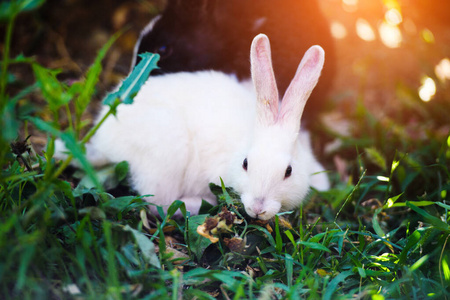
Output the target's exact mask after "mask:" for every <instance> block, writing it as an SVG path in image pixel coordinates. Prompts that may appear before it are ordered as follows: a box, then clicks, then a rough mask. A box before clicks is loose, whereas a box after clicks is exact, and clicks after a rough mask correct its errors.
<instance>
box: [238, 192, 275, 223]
mask: <svg viewBox="0 0 450 300" xmlns="http://www.w3.org/2000/svg"><path fill="white" fill-rule="evenodd" d="M241 199H242V203H243V204H244V207H245V211H246V212H247V214H248V215H249V216H250V217H252V218H255V219H260V220H269V219H271V218H273V217H274V216H275V215H276V214H277V213H279V212H280V209H281V203H280V202H278V201H275V200H270V199H267V198H265V197H256V198H253V197H248V196H245V195H242V197H241Z"/></svg>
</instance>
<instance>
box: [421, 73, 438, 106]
mask: <svg viewBox="0 0 450 300" xmlns="http://www.w3.org/2000/svg"><path fill="white" fill-rule="evenodd" d="M421 83H422V85H421V86H420V88H419V97H420V99H422V101H424V102H428V101H430V100H431V99H433V96H434V95H435V94H436V83H434V80H433V79H432V78H430V77H428V76H424V77H423V78H422V80H421Z"/></svg>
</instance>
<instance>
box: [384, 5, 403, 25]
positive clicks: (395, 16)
mask: <svg viewBox="0 0 450 300" xmlns="http://www.w3.org/2000/svg"><path fill="white" fill-rule="evenodd" d="M384 18H385V19H386V22H388V23H389V24H390V25H398V24H400V23H401V22H402V21H403V17H402V14H401V13H400V12H399V11H398V10H396V9H395V8H391V9H389V10H388V11H387V12H386V13H385V14H384Z"/></svg>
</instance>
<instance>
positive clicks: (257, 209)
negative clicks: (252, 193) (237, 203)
mask: <svg viewBox="0 0 450 300" xmlns="http://www.w3.org/2000/svg"><path fill="white" fill-rule="evenodd" d="M253 213H254V214H255V215H256V218H258V216H261V215H263V214H265V213H266V211H265V209H264V198H256V199H255V204H254V205H253Z"/></svg>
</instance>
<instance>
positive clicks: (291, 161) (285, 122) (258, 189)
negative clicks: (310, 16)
mask: <svg viewBox="0 0 450 300" xmlns="http://www.w3.org/2000/svg"><path fill="white" fill-rule="evenodd" d="M250 56H251V72H252V79H253V83H254V86H255V90H256V96H257V104H256V105H257V107H256V118H255V129H254V134H253V140H252V141H251V142H250V147H249V149H248V152H247V153H246V154H245V157H242V166H241V167H240V170H239V172H238V173H239V175H238V177H239V180H238V182H240V183H239V184H238V187H237V190H238V191H239V192H240V194H241V200H242V202H243V204H244V206H245V210H246V211H247V213H248V214H249V215H250V216H251V217H253V218H259V219H263V220H267V219H270V218H272V217H273V216H274V215H275V214H277V213H278V212H280V210H282V209H292V208H294V207H296V206H298V205H299V204H300V202H301V201H302V200H303V199H304V197H305V196H306V194H307V193H308V190H309V186H310V176H311V168H312V167H311V165H312V164H313V162H314V161H315V160H314V157H313V154H312V151H311V148H310V147H309V146H308V145H305V143H304V140H303V141H302V139H301V138H299V134H300V119H301V116H302V113H303V108H304V106H305V104H306V101H307V100H308V97H309V95H310V94H311V92H312V90H313V89H314V87H315V85H316V84H317V82H318V79H319V76H320V73H321V70H322V68H323V64H324V57H325V54H324V51H323V49H322V48H321V47H319V46H313V47H311V48H310V49H309V50H308V51H307V52H306V53H305V55H304V57H303V59H302V61H301V63H300V65H299V67H298V69H297V72H296V74H295V76H294V79H293V80H292V82H291V84H290V85H289V87H288V89H287V90H286V93H285V95H284V97H283V100H282V101H281V105H279V99H278V89H277V84H276V82H275V77H274V72H273V69H272V61H271V54H270V44H269V39H268V38H267V36H266V35H264V34H260V35H258V36H256V37H255V38H254V40H253V43H252V46H251V53H250Z"/></svg>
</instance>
